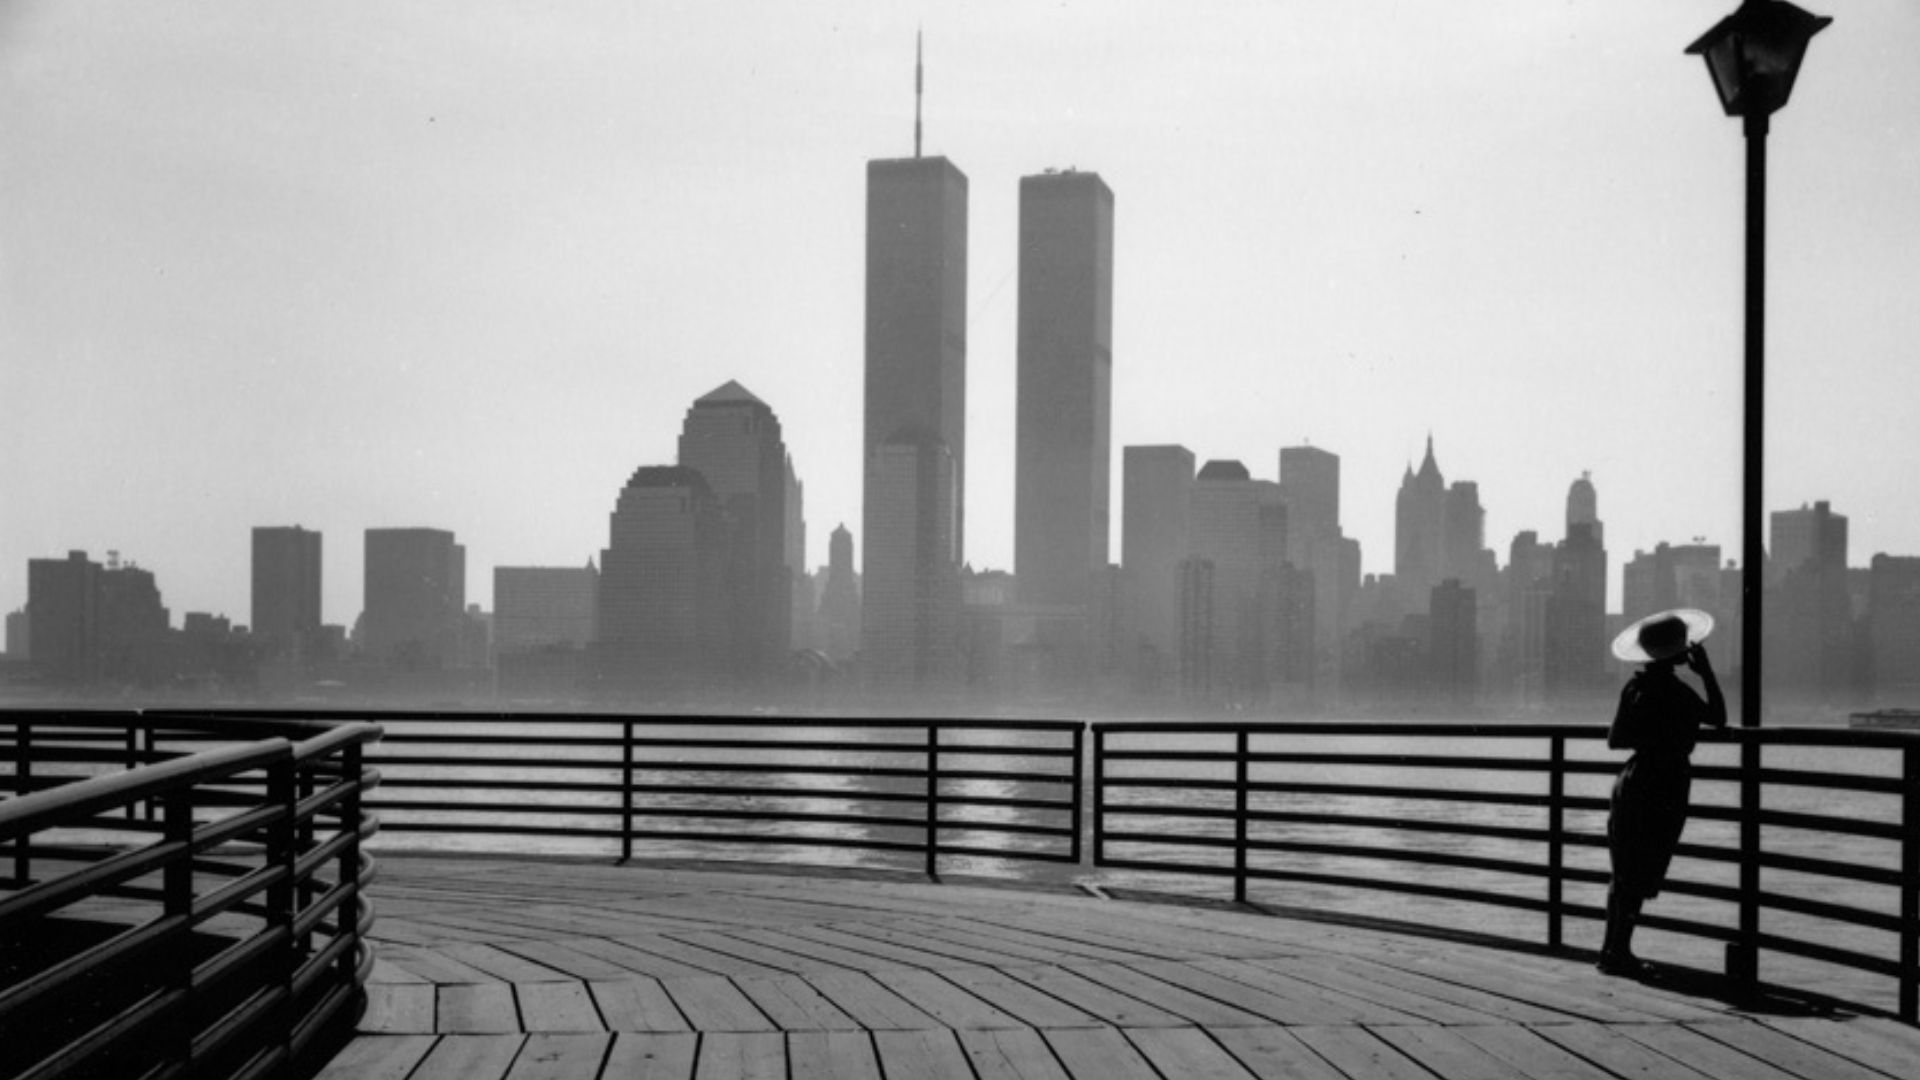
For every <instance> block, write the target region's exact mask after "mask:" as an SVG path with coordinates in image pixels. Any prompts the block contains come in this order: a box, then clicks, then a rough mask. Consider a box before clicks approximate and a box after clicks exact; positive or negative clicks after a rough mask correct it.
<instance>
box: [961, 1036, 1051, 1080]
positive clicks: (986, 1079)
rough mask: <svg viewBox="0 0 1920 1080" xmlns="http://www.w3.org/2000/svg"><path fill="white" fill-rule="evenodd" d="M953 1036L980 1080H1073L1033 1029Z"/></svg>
mask: <svg viewBox="0 0 1920 1080" xmlns="http://www.w3.org/2000/svg"><path fill="white" fill-rule="evenodd" d="M954 1034H955V1035H956V1036H957V1037H958V1038H959V1039H960V1049H961V1050H962V1051H964V1052H965V1053H966V1055H967V1061H968V1062H969V1063H970V1064H971V1065H972V1066H973V1072H974V1075H975V1076H977V1077H978V1078H979V1080H1073V1078H1072V1077H1069V1076H1068V1075H1067V1070H1066V1069H1064V1068H1062V1067H1061V1066H1060V1062H1059V1061H1058V1060H1057V1059H1056V1058H1055V1057H1054V1056H1053V1051H1052V1050H1051V1049H1048V1047H1047V1042H1046V1040H1045V1039H1042V1038H1041V1037H1040V1033H1039V1032H1037V1031H1035V1030H1033V1029H1032V1028H1008V1029H1004V1030H976V1031H957V1032H955V1033H954Z"/></svg>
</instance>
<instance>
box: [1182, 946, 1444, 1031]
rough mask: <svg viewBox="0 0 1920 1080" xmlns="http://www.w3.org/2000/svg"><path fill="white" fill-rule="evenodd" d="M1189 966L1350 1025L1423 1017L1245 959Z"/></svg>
mask: <svg viewBox="0 0 1920 1080" xmlns="http://www.w3.org/2000/svg"><path fill="white" fill-rule="evenodd" d="M1188 966H1189V967H1192V968H1195V969H1197V970H1200V971H1205V972H1207V973H1209V974H1214V975H1220V976H1222V977H1224V978H1227V979H1231V980H1232V981H1234V982H1237V983H1242V984H1244V985H1246V986H1250V987H1253V988H1254V989H1256V990H1259V991H1261V992H1262V993H1267V994H1272V995H1274V996H1275V997H1278V998H1281V999H1284V1000H1287V1001H1295V1002H1300V1001H1305V1002H1313V1003H1317V1004H1319V1005H1322V1006H1325V1007H1326V1008H1328V1009H1330V1010H1333V1011H1335V1012H1337V1013H1338V1014H1340V1015H1342V1016H1344V1017H1346V1018H1347V1020H1348V1021H1349V1022H1353V1023H1361V1024H1417V1023H1421V1022H1422V1021H1421V1018H1420V1017H1418V1016H1414V1015H1412V1014H1410V1013H1403V1012H1401V1011H1399V1010H1398V1009H1393V1008H1389V1007H1387V1006H1386V1005H1383V1004H1381V1003H1379V1002H1377V1001H1373V1000H1371V999H1369V998H1366V997H1363V996H1360V995H1358V994H1349V993H1346V992H1344V991H1341V990H1335V989H1332V988H1331V987H1325V986H1317V985H1315V984H1313V983H1310V982H1305V981H1303V980H1300V979H1296V978H1294V977H1293V976H1292V975H1290V974H1288V973H1286V972H1284V971H1279V970H1276V969H1274V968H1270V967H1261V966H1258V965H1255V964H1250V963H1247V962H1246V961H1243V960H1227V959H1223V958H1214V959H1208V960H1200V961H1196V962H1194V963H1192V964H1190V965H1188Z"/></svg>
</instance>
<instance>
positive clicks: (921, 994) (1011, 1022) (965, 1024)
mask: <svg viewBox="0 0 1920 1080" xmlns="http://www.w3.org/2000/svg"><path fill="white" fill-rule="evenodd" d="M873 978H874V981H875V982H878V983H879V984H880V985H882V986H884V987H886V988H887V989H889V990H891V991H893V992H894V993H896V994H898V995H900V997H901V998H903V999H904V1000H905V1001H906V1002H907V1003H908V1004H910V1005H912V1006H913V1007H914V1008H917V1009H919V1010H920V1011H921V1012H924V1013H926V1014H927V1015H928V1016H931V1017H933V1018H934V1019H935V1020H938V1021H939V1022H940V1023H941V1024H942V1025H943V1026H945V1027H949V1028H1016V1027H1021V1026H1023V1025H1022V1024H1021V1022H1020V1021H1019V1020H1017V1019H1015V1018H1014V1017H1012V1016H1009V1015H1007V1014H1006V1013H1004V1012H1001V1011H1000V1010H999V1009H996V1008H994V1007H993V1006H992V1005H989V1004H987V1003H986V1002H984V1001H982V1000H980V999H979V998H977V997H975V996H973V995H972V994H969V993H967V992H966V991H965V990H962V989H961V988H960V987H958V986H955V985H954V984H953V983H950V982H948V981H947V980H945V979H943V978H941V977H940V976H938V975H936V974H934V973H933V972H931V971H915V970H913V969H911V968H908V969H900V970H894V971H876V972H874V973H873Z"/></svg>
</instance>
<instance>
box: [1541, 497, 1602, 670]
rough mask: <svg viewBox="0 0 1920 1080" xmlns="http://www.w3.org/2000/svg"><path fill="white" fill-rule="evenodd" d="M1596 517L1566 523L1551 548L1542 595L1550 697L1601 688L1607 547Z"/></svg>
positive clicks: (1546, 667) (1546, 666)
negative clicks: (1549, 576) (1549, 579)
mask: <svg viewBox="0 0 1920 1080" xmlns="http://www.w3.org/2000/svg"><path fill="white" fill-rule="evenodd" d="M1599 531H1600V529H1599V523H1598V522H1576V523H1574V524H1571V525H1569V526H1567V538H1566V539H1565V540H1563V541H1561V542H1560V545H1559V546H1558V547H1556V548H1554V552H1553V591H1552V593H1551V594H1550V595H1549V596H1548V597H1547V601H1546V626H1545V631H1546V640H1545V656H1544V660H1545V677H1546V679H1545V681H1546V693H1547V696H1548V697H1550V698H1566V697H1576V698H1577V697H1583V696H1591V695H1594V694H1596V693H1598V692H1600V690H1601V689H1602V681H1603V678H1604V673H1605V664H1606V659H1607V655H1608V653H1607V549H1606V548H1604V547H1602V546H1600V539H1599Z"/></svg>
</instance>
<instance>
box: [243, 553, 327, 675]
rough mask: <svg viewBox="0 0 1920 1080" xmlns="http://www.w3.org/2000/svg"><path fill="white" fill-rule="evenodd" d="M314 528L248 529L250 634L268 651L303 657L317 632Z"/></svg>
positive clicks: (317, 574) (317, 556)
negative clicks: (250, 531)
mask: <svg viewBox="0 0 1920 1080" xmlns="http://www.w3.org/2000/svg"><path fill="white" fill-rule="evenodd" d="M320 595H321V592H320V534H319V533H318V532H315V531H313V530H310V529H303V528H301V527H300V526H298V525H292V526H257V527H255V529H254V530H253V625H252V631H253V636H254V640H256V641H258V642H260V643H262V645H263V646H264V647H265V652H266V653H267V654H268V655H270V656H271V655H279V656H293V657H296V658H298V657H304V656H306V655H307V654H308V653H309V652H310V651H311V650H312V649H313V648H314V646H315V645H316V643H317V640H318V637H319V634H320V625H321V622H322V620H321V617H320Z"/></svg>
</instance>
